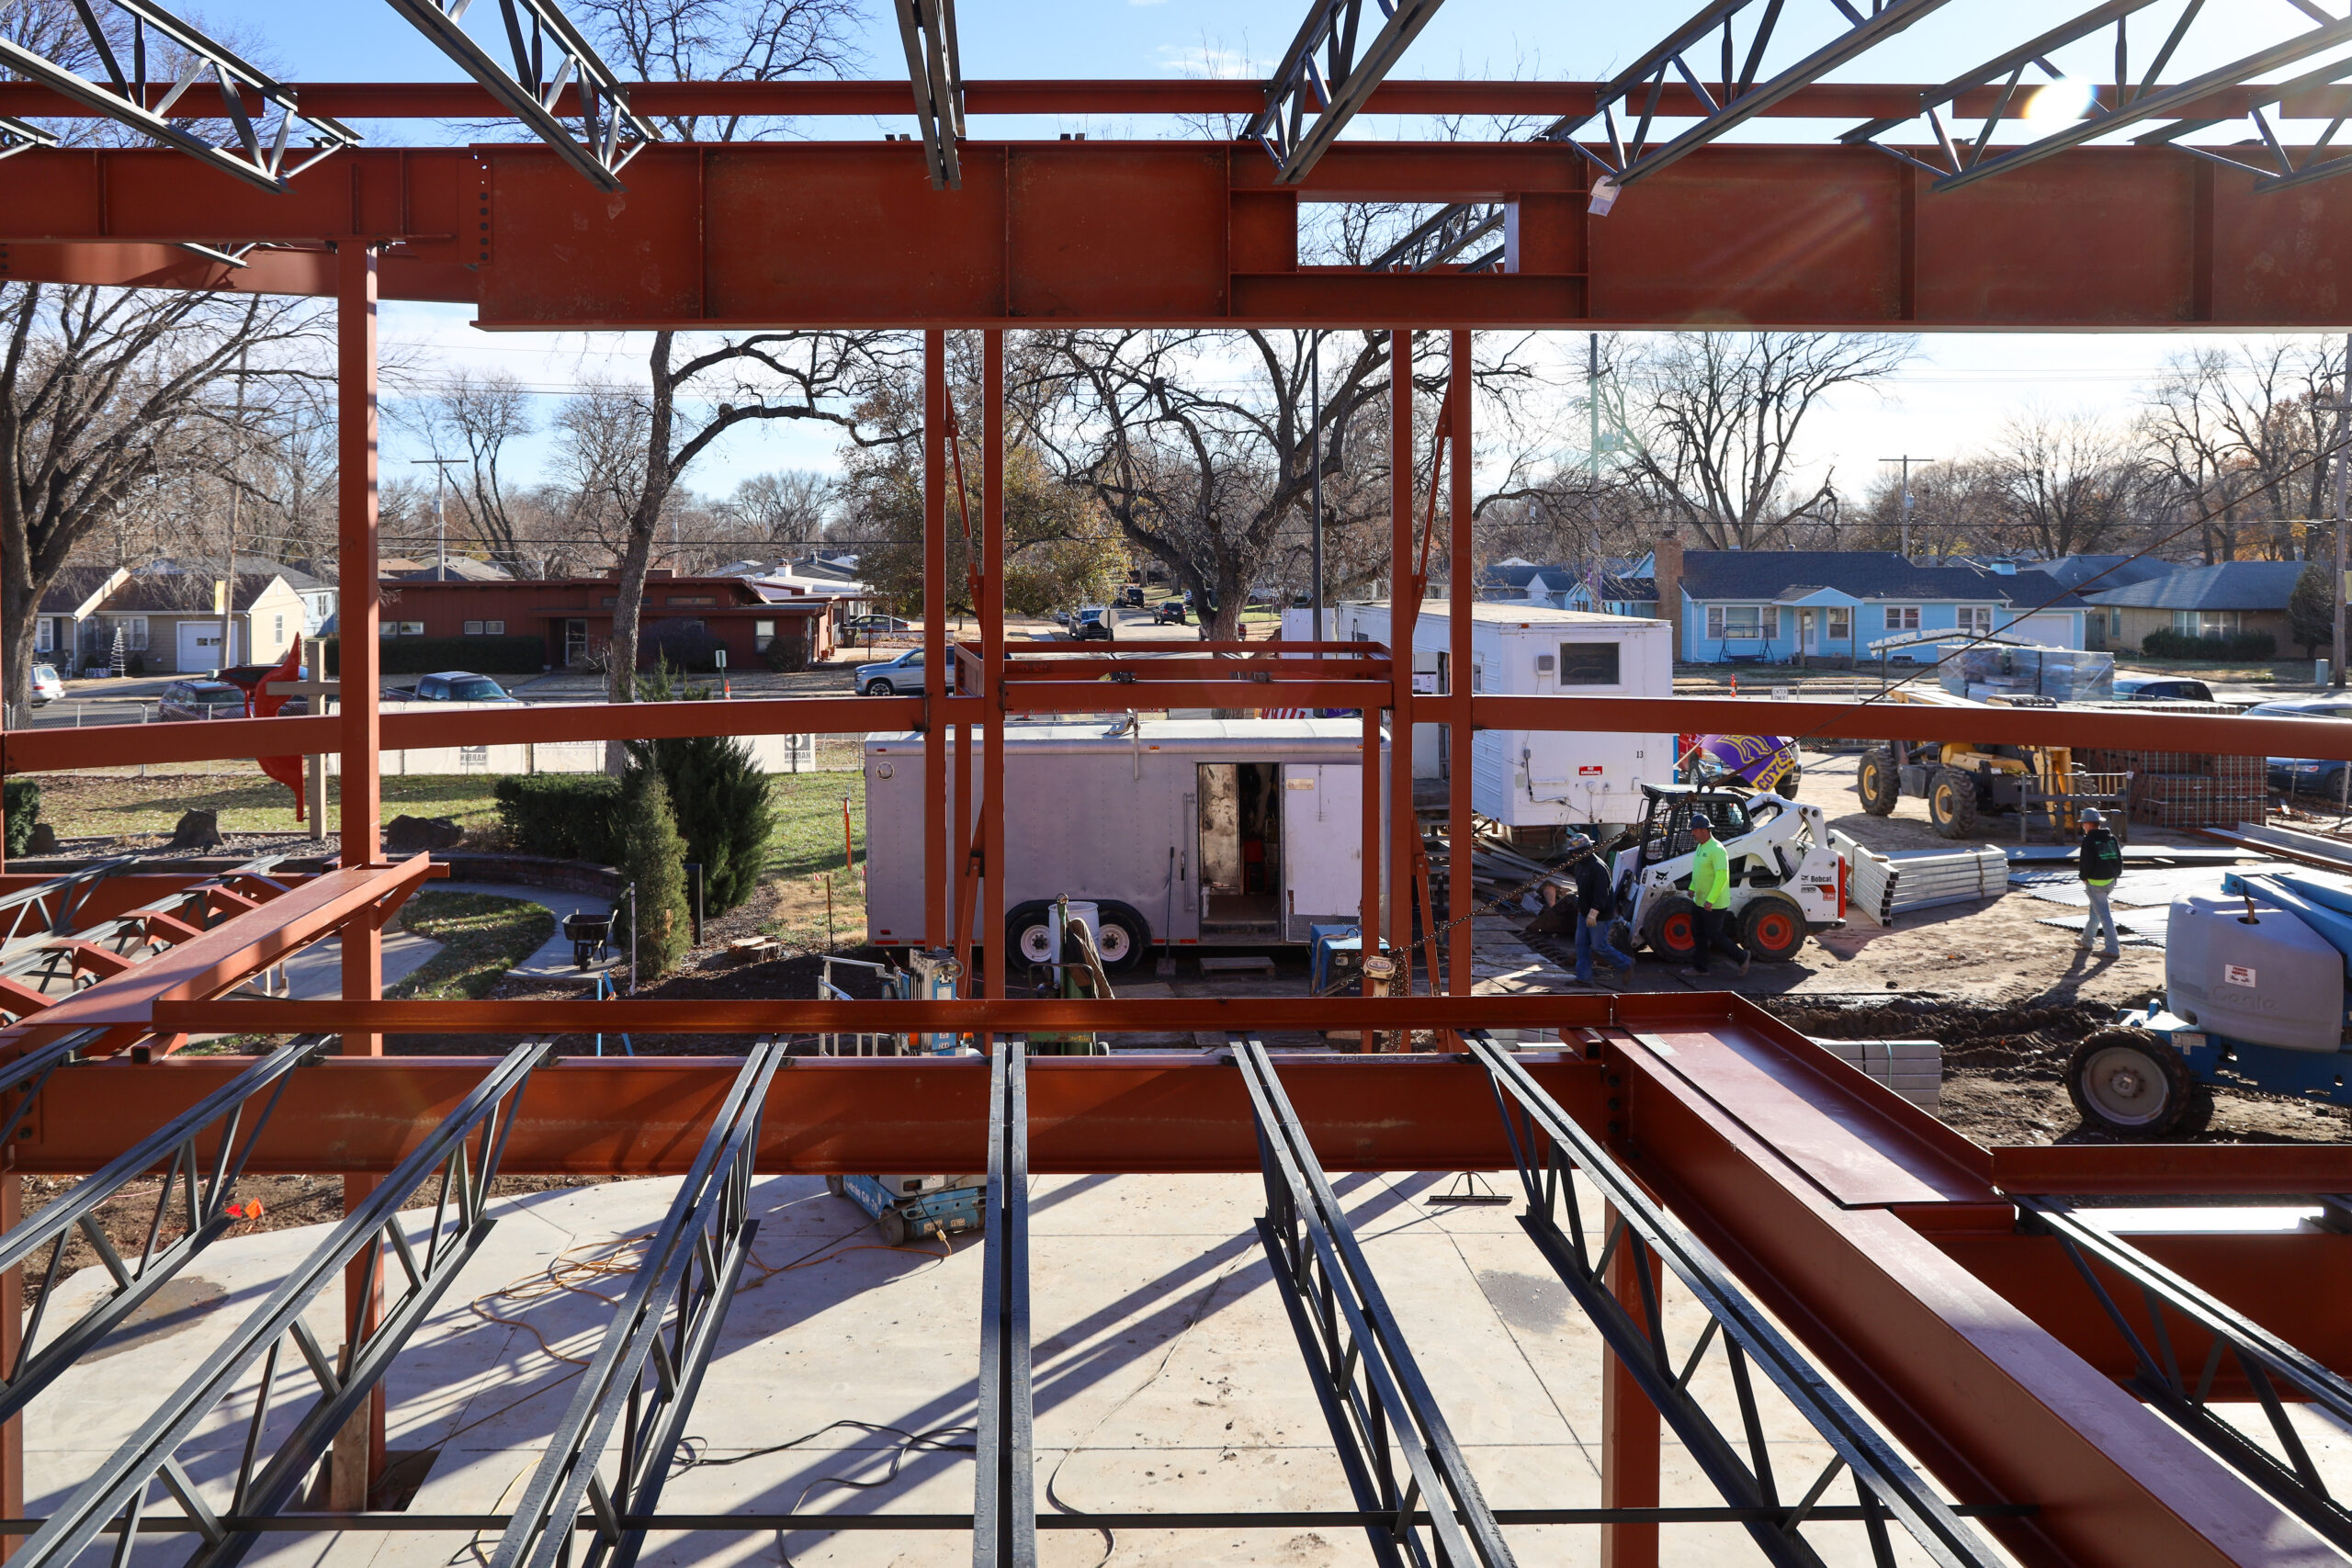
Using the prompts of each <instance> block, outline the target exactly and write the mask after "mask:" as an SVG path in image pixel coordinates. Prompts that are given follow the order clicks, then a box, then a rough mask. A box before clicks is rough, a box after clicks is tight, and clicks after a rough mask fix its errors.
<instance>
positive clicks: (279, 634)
mask: <svg viewBox="0 0 2352 1568" xmlns="http://www.w3.org/2000/svg"><path fill="white" fill-rule="evenodd" d="M269 640H270V641H272V642H274V643H283V642H284V641H285V640H286V617H285V616H283V615H272V616H270V618H269Z"/></svg>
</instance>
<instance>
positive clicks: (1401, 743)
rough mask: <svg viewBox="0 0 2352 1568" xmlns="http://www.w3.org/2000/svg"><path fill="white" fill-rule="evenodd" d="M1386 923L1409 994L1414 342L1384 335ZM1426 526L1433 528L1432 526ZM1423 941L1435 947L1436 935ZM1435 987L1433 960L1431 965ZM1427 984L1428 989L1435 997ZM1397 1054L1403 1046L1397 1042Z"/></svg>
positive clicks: (1414, 820)
mask: <svg viewBox="0 0 2352 1568" xmlns="http://www.w3.org/2000/svg"><path fill="white" fill-rule="evenodd" d="M1388 389H1389V396H1388V652H1389V667H1390V671H1391V675H1390V688H1389V698H1388V711H1389V717H1388V920H1389V923H1390V924H1391V925H1392V926H1394V927H1395V928H1396V929H1395V931H1394V932H1393V933H1392V935H1391V937H1390V939H1389V940H1390V944H1391V946H1392V947H1393V949H1394V951H1395V954H1396V958H1397V980H1398V982H1399V984H1400V985H1401V987H1402V988H1403V989H1404V990H1405V991H1406V992H1408V993H1409V992H1410V991H1411V990H1412V988H1413V967H1414V965H1413V960H1414V957H1415V955H1416V952H1417V950H1416V949H1415V947H1414V945H1413V863H1414V860H1415V859H1416V852H1418V851H1419V848H1420V843H1421V824H1420V819H1419V818H1418V817H1417V816H1415V815H1414V812H1413V630H1414V626H1415V623H1416V621H1417V620H1418V619H1419V615H1420V608H1421V602H1420V601H1421V595H1420V582H1419V579H1418V578H1417V577H1416V575H1415V570H1416V569H1415V565H1414V562H1415V560H1416V559H1417V558H1418V556H1419V548H1418V545H1419V541H1418V540H1417V539H1416V538H1415V535H1416V533H1417V532H1418V530H1417V529H1416V527H1415V518H1414V515H1413V511H1414V499H1415V498H1414V494H1413V489H1414V487H1413V455H1414V453H1415V452H1416V451H1417V450H1418V449H1419V447H1418V445H1417V444H1416V442H1415V441H1414V438H1413V334H1412V333H1411V332H1409V331H1403V332H1392V333H1389V334H1388ZM1430 521H1431V523H1432V524H1434V523H1435V521H1436V520H1435V519H1434V518H1432V519H1431V520H1430ZM1421 934H1422V936H1423V937H1424V938H1426V939H1428V940H1430V941H1434V940H1435V939H1436V937H1437V933H1436V932H1435V931H1424V932H1422V933H1421ZM1429 969H1430V976H1431V977H1432V979H1434V977H1435V975H1436V970H1437V964H1436V963H1435V961H1434V954H1432V955H1431V960H1430V964H1429ZM1436 988H1437V987H1436V986H1435V985H1434V984H1432V985H1431V986H1430V990H1432V991H1434V990H1435V989H1436ZM1397 1043H1398V1044H1399V1045H1400V1046H1401V1045H1404V1044H1407V1043H1408V1042H1407V1041H1404V1040H1400V1041H1398V1042H1397Z"/></svg>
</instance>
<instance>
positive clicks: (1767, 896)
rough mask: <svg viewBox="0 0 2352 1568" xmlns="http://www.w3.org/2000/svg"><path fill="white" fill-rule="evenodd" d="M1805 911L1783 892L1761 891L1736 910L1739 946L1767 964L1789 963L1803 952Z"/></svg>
mask: <svg viewBox="0 0 2352 1568" xmlns="http://www.w3.org/2000/svg"><path fill="white" fill-rule="evenodd" d="M1804 939H1805V923H1804V908H1801V907H1800V906H1799V905H1798V903H1797V901H1796V900H1795V899H1793V898H1792V897H1789V896H1788V895H1787V894H1785V893H1763V894H1758V896H1757V897H1753V898H1750V899H1749V900H1748V901H1747V908H1744V909H1742V910H1740V912H1739V945H1740V946H1742V947H1744V948H1746V949H1747V951H1748V952H1749V953H1753V954H1754V955H1755V956H1756V957H1758V958H1760V959H1762V960H1763V961H1764V962H1765V963H1767V964H1789V963H1792V962H1794V961H1795V959H1796V956H1797V954H1798V953H1803V952H1804Z"/></svg>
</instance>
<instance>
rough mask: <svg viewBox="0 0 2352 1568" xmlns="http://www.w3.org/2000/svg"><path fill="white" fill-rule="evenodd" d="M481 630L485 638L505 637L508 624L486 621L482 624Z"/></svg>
mask: <svg viewBox="0 0 2352 1568" xmlns="http://www.w3.org/2000/svg"><path fill="white" fill-rule="evenodd" d="M481 630H482V635H483V636H484V637H504V636H505V635H506V623H505V622H504V621H484V622H483V623H482V624H481Z"/></svg>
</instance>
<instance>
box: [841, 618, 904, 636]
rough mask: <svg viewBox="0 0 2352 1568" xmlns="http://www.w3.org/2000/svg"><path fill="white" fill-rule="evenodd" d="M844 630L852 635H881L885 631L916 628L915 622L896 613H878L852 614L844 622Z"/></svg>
mask: <svg viewBox="0 0 2352 1568" xmlns="http://www.w3.org/2000/svg"><path fill="white" fill-rule="evenodd" d="M912 630H914V623H913V622H912V621H907V620H901V619H899V617H898V616H896V615H881V614H879V613H876V614H874V615H852V616H851V617H850V618H849V619H847V620H845V621H843V622H842V631H844V632H846V633H848V634H849V635H850V636H851V637H879V636H881V635H882V634H883V633H885V632H910V631H912Z"/></svg>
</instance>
